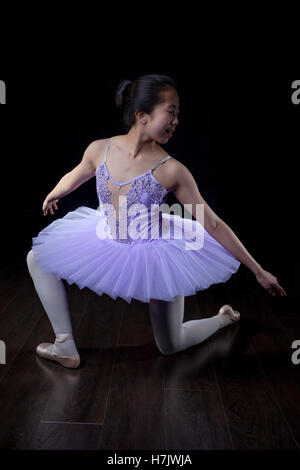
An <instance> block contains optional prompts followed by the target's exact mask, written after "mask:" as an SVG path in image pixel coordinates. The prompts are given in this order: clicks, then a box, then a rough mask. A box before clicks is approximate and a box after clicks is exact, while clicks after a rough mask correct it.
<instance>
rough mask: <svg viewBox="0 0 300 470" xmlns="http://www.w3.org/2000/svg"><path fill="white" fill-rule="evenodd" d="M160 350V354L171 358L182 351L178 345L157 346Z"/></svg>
mask: <svg viewBox="0 0 300 470" xmlns="http://www.w3.org/2000/svg"><path fill="white" fill-rule="evenodd" d="M157 347H158V349H159V350H160V352H161V353H162V354H164V355H165V356H170V355H171V354H175V353H177V352H178V351H180V347H179V346H178V345H175V344H174V345H173V344H170V345H168V346H166V345H164V346H161V345H157Z"/></svg>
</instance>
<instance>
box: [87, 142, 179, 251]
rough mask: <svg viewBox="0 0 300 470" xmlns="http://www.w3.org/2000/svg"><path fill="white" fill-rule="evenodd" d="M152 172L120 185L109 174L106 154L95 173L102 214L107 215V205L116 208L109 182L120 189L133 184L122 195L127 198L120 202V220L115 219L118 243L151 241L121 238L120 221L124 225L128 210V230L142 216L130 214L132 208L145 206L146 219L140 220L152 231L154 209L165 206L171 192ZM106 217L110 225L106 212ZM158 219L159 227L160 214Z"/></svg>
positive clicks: (128, 237) (127, 237)
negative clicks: (123, 217) (123, 219)
mask: <svg viewBox="0 0 300 470" xmlns="http://www.w3.org/2000/svg"><path fill="white" fill-rule="evenodd" d="M106 153H107V149H106ZM168 158H170V157H167V158H166V159H164V161H165V160H167V159H168ZM160 163H161V162H160ZM152 171H153V169H151V170H149V171H147V172H145V173H143V174H142V175H139V176H137V177H136V178H132V179H131V180H129V181H125V182H123V183H118V182H116V181H115V180H114V179H113V178H111V176H110V175H109V172H108V170H107V166H106V154H105V159H104V161H103V162H102V163H101V164H100V165H99V166H98V168H97V169H96V172H95V176H96V189H97V195H98V199H99V203H100V206H99V210H100V212H102V213H105V209H106V208H107V206H106V205H109V206H110V207H115V206H114V204H113V203H112V201H111V197H110V196H111V193H112V192H111V191H110V190H109V187H108V181H109V180H111V181H112V183H114V184H116V185H117V186H119V189H120V187H121V186H125V185H128V184H129V183H131V185H130V187H129V189H128V190H127V192H125V193H122V196H126V198H122V197H120V199H121V202H120V211H119V220H118V218H117V219H116V218H115V220H116V237H115V240H116V241H118V242H122V243H133V242H138V243H140V242H145V241H149V239H150V237H148V239H141V238H138V239H132V238H131V237H130V236H129V235H127V236H126V238H125V239H123V238H122V237H121V238H120V233H119V229H120V225H119V221H120V222H121V223H122V219H121V217H122V213H123V214H124V210H127V216H126V218H127V221H126V224H127V227H126V228H128V225H129V224H130V222H131V221H132V220H134V219H135V218H136V217H137V216H138V215H139V214H141V212H138V214H137V213H135V214H130V212H132V211H131V210H130V208H131V207H132V206H134V208H137V206H136V204H143V208H142V209H143V211H144V213H145V217H144V218H142V219H140V220H144V221H145V222H146V220H148V227H147V230H148V229H150V226H151V225H153V223H152V222H151V224H149V218H150V214H153V208H158V207H159V206H160V205H161V204H163V202H164V201H165V199H166V197H167V195H168V193H169V191H168V190H167V189H165V188H164V187H163V186H162V185H161V183H160V182H159V181H158V180H157V179H156V178H155V176H154V175H153V173H152ZM125 202H126V203H125ZM151 211H152V212H151ZM135 212H136V211H135ZM146 213H147V214H146ZM105 215H106V218H107V221H108V224H109V221H110V217H109V213H107V212H106V213H105ZM114 217H115V216H114ZM158 217H159V219H158V225H159V223H160V221H161V214H160V213H159V214H158ZM158 229H159V227H158ZM148 231H149V230H148Z"/></svg>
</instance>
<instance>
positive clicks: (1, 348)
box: [0, 339, 6, 364]
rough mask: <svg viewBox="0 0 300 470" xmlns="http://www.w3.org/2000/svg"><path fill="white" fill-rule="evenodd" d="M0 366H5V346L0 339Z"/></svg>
mask: <svg viewBox="0 0 300 470" xmlns="http://www.w3.org/2000/svg"><path fill="white" fill-rule="evenodd" d="M0 364H6V345H5V343H4V341H2V340H1V339H0Z"/></svg>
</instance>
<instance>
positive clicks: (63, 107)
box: [0, 61, 300, 302]
mask: <svg viewBox="0 0 300 470" xmlns="http://www.w3.org/2000/svg"><path fill="white" fill-rule="evenodd" d="M78 70H79V69H78ZM78 70H76V69H72V70H71V69H68V68H67V67H65V68H63V67H62V66H60V67H57V69H53V68H52V71H51V72H50V71H49V70H45V69H41V70H39V67H38V64H36V66H35V68H34V69H30V68H28V69H27V70H26V69H25V68H22V69H21V70H19V73H14V74H10V73H7V74H6V75H5V74H4V75H2V76H0V79H1V80H5V82H6V87H7V104H6V105H4V106H1V107H0V115H1V141H0V152H1V169H2V171H1V210H2V217H1V221H2V224H1V225H2V227H1V246H2V263H8V264H13V263H15V262H21V263H25V259H26V254H27V252H28V251H29V249H30V248H31V238H32V237H34V236H36V235H37V234H38V232H39V230H41V229H42V228H43V227H45V226H46V225H48V224H50V223H51V221H53V220H55V219H56V218H58V217H63V216H64V215H65V214H66V213H67V212H68V211H70V210H73V209H75V208H76V207H78V206H81V205H86V206H90V207H93V208H96V207H97V205H98V201H97V196H96V191H95V178H92V179H91V180H89V181H88V182H87V183H85V184H84V185H82V186H81V187H79V188H78V189H77V190H76V191H75V192H73V193H71V194H69V195H67V196H65V197H64V198H63V199H61V200H60V203H59V211H56V212H55V215H54V216H53V215H47V216H46V217H44V216H43V215H42V210H41V207H42V202H43V200H44V198H45V196H46V195H47V194H48V193H49V192H50V191H51V189H52V188H53V187H54V186H55V185H56V183H57V182H58V180H59V179H60V178H61V177H62V176H63V175H64V174H65V173H66V172H68V171H70V170H71V169H72V168H73V167H74V166H76V165H77V164H78V163H79V161H80V160H81V158H82V155H83V152H84V150H85V148H86V147H87V145H88V144H89V143H90V142H92V141H93V140H94V139H99V138H106V137H109V136H113V135H116V134H119V133H123V129H122V126H121V114H120V111H119V110H118V109H117V108H116V107H115V105H114V92H115V89H116V86H117V84H118V83H119V81H120V80H121V79H123V78H130V79H134V78H136V77H137V76H139V75H142V74H145V73H164V74H168V75H170V76H172V77H174V78H175V80H176V81H177V84H178V91H179V97H180V116H179V121H180V122H179V125H178V127H177V129H176V132H175V135H174V136H173V137H172V138H171V139H170V140H169V142H168V143H167V144H166V145H165V146H164V148H165V150H166V151H167V152H168V153H169V154H170V155H172V156H174V157H175V158H176V159H178V160H180V161H182V162H183V163H184V164H185V165H186V166H187V167H188V168H189V169H190V171H191V172H192V174H193V175H194V177H195V179H196V181H197V183H198V186H199V190H200V193H201V194H202V195H203V197H204V199H205V200H206V201H207V202H208V203H209V204H210V206H211V207H212V208H213V210H214V211H215V212H216V213H217V214H218V215H219V216H220V217H221V218H222V219H223V220H224V221H225V222H226V223H227V224H228V225H229V226H230V227H231V228H232V229H233V231H234V232H235V233H236V235H237V236H238V237H239V238H240V240H241V241H242V242H243V244H244V245H245V246H246V248H247V249H248V251H249V252H250V253H251V254H252V255H253V256H254V258H255V259H257V261H258V262H259V263H260V264H261V265H262V266H263V267H264V268H265V269H267V270H269V271H270V272H271V273H272V274H274V275H276V276H277V277H278V279H279V281H280V283H281V284H282V285H283V287H284V288H285V290H286V291H287V294H288V295H289V296H290V299H294V300H295V301H296V302H297V288H298V280H299V274H298V244H297V241H298V236H297V235H298V232H297V219H298V213H297V208H296V201H297V189H298V186H299V183H298V159H299V148H300V142H299V129H300V126H299V124H300V104H299V105H298V106H297V105H295V104H293V103H292V101H291V95H292V88H291V86H292V82H293V81H294V80H288V79H283V78H278V77H275V78H274V77H272V76H271V75H270V76H262V75H259V74H253V76H249V75H243V74H238V73H234V72H232V74H231V75H230V74H229V73H227V74H226V75H225V76H222V75H217V76H209V75H207V76H206V75H205V74H204V75H203V74H201V75H200V74H195V73H194V70H193V68H192V66H191V68H190V69H188V68H186V67H180V66H178V65H177V66H174V65H173V66H168V65H167V64H166V63H165V64H164V65H163V66H162V65H161V64H158V63H155V61H152V63H151V65H149V64H148V65H147V66H140V67H138V66H137V65H136V63H135V65H131V64H129V63H128V64H127V65H125V66H124V65H122V66H120V64H119V65H118V66H117V65H115V64H113V63H111V64H110V66H109V67H105V68H104V69H102V68H101V69H100V67H95V70H92V71H91V69H89V71H88V72H86V73H84V72H83V71H81V72H80V73H79V72H78ZM8 72H9V71H8ZM169 197H170V199H169V200H168V201H169V202H172V201H173V202H175V198H173V195H172V194H171V195H170V196H169ZM168 201H167V202H168Z"/></svg>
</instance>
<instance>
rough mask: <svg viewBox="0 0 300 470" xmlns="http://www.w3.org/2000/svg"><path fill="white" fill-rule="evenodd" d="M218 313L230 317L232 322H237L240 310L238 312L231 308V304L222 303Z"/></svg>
mask: <svg viewBox="0 0 300 470" xmlns="http://www.w3.org/2000/svg"><path fill="white" fill-rule="evenodd" d="M218 315H219V316H220V318H221V316H222V315H225V317H228V318H230V320H232V321H233V322H237V321H238V320H239V319H240V316H241V314H240V312H238V311H237V310H233V309H232V307H231V305H228V304H226V305H223V306H222V307H221V308H220V310H219V313H218Z"/></svg>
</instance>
